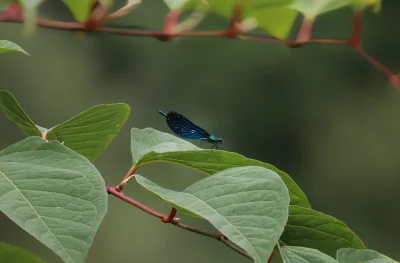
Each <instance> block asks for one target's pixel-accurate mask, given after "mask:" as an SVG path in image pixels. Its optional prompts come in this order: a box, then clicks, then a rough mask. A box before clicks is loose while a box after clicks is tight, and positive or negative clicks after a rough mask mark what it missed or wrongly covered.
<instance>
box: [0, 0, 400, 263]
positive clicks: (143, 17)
mask: <svg viewBox="0 0 400 263" xmlns="http://www.w3.org/2000/svg"><path fill="white" fill-rule="evenodd" d="M399 11H400V6H399V5H398V1H396V0H392V1H390V0H385V1H383V7H382V12H381V13H378V14H373V13H371V12H367V13H366V15H365V19H364V21H365V23H364V24H365V27H364V34H363V37H364V41H363V46H364V48H365V49H366V51H367V52H368V53H369V54H371V55H372V56H374V57H376V58H377V59H378V60H379V61H381V62H383V63H384V64H386V65H388V66H389V67H390V68H391V69H392V70H393V71H399V70H400V64H399V58H400V52H399V48H398V47H399V44H400V27H399V26H398V22H399V17H398V14H399ZM167 12H168V10H167V8H166V6H165V5H164V4H163V3H162V1H144V3H143V4H142V5H141V6H140V8H138V9H137V10H136V11H135V12H133V13H132V14H131V15H129V16H128V17H126V18H124V19H123V20H121V21H118V22H114V25H117V26H123V25H137V26H146V27H150V28H154V29H157V28H160V27H161V26H162V23H163V19H164V17H165V15H166V14H167ZM41 16H42V17H48V18H51V17H52V18H57V19H62V20H69V19H71V16H70V14H69V12H68V10H67V9H66V8H65V7H64V6H63V5H62V4H61V1H57V2H56V1H47V2H46V4H45V5H44V6H43V8H41ZM350 21H351V10H349V9H341V10H338V11H335V12H331V13H328V14H326V15H323V16H321V17H320V18H318V19H317V23H316V25H315V30H314V36H315V37H335V38H348V36H349V34H350ZM226 25H227V21H225V20H223V19H221V18H219V17H215V16H212V15H210V16H209V17H208V18H207V20H206V21H205V22H204V23H203V24H202V26H201V29H217V28H224V27H226ZM296 28H298V24H296V26H295V27H294V28H293V32H292V33H291V36H292V37H293V36H294V35H295V31H296ZM0 32H1V39H7V40H11V41H14V42H16V43H18V44H19V45H21V46H22V47H23V48H24V49H25V50H26V51H27V52H29V53H30V54H31V55H32V57H28V56H25V55H22V54H15V53H9V54H6V55H2V56H1V57H0V58H1V59H0V78H1V89H7V90H9V91H10V92H12V93H13V94H14V95H15V96H16V98H17V99H18V100H19V102H20V103H21V105H22V106H23V107H24V108H25V110H26V111H27V112H28V114H29V115H30V116H31V118H32V119H33V120H34V121H35V122H36V123H37V124H39V125H41V126H44V127H52V126H53V125H56V124H58V123H60V122H63V121H65V120H67V119H69V118H71V117H73V116H74V115H76V114H78V113H79V112H81V111H83V110H85V109H87V108H89V107H91V106H93V105H96V104H102V103H117V102H123V103H127V104H129V105H130V106H131V115H130V117H129V120H128V121H127V123H126V124H125V126H124V127H123V128H122V130H121V132H120V133H119V135H118V136H117V137H116V138H115V139H114V141H113V142H112V143H111V145H110V146H109V147H108V148H107V150H106V151H105V153H104V154H103V155H102V156H101V157H100V158H99V159H97V160H96V161H95V165H96V167H97V168H98V169H99V170H100V172H101V173H102V175H103V176H104V179H105V181H106V184H109V185H116V184H118V183H119V182H120V181H121V179H122V177H123V176H124V175H125V173H126V172H127V171H128V170H129V167H130V165H131V156H130V128H131V127H138V128H145V127H153V128H155V129H159V130H161V131H165V132H170V131H169V129H168V127H167V126H166V124H165V120H164V119H163V118H162V117H161V116H160V115H159V114H158V113H157V110H158V109H161V110H164V111H169V110H176V111H179V112H181V113H183V114H184V115H186V116H187V117H189V118H190V119H192V120H193V121H194V122H196V123H198V124H201V126H203V127H204V128H206V129H207V130H209V131H210V132H212V133H215V134H216V135H217V136H220V137H222V138H223V139H224V144H223V145H222V148H223V149H224V150H228V151H235V152H238V153H240V154H243V155H245V156H247V157H250V158H255V159H258V160H261V161H264V162H268V163H271V164H273V165H275V166H277V167H278V168H280V169H281V170H284V171H286V172H287V173H289V174H290V175H291V176H292V177H293V178H294V179H295V180H296V182H297V183H298V184H299V185H300V187H302V189H303V190H304V191H305V193H306V194H307V196H308V198H309V200H310V202H311V204H312V206H313V208H314V209H316V210H319V211H322V212H324V213H327V214H329V215H332V216H335V217H337V218H339V219H341V220H343V221H344V222H345V223H346V224H347V225H348V226H349V227H350V228H351V229H352V230H353V231H354V232H355V233H357V234H358V235H359V236H360V237H361V238H362V239H363V241H364V242H365V244H366V246H367V247H368V248H371V249H374V250H378V251H380V252H381V253H384V254H386V255H388V256H390V257H392V258H394V259H397V260H399V259H400V250H399V242H398V236H399V235H400V228H399V226H398V222H399V220H400V212H399V210H398V209H396V208H394V207H395V206H394V205H393V204H396V203H398V201H399V200H400V192H399V191H398V189H399V188H400V166H399V164H400V137H399V134H400V121H398V118H399V117H400V93H399V92H398V91H395V90H394V89H393V88H392V87H390V86H389V85H388V83H387V82H386V81H385V80H384V79H383V77H382V76H381V75H380V74H379V73H378V72H377V71H376V70H375V69H374V68H373V67H371V66H370V65H369V64H368V63H367V62H366V61H365V60H364V59H363V58H362V57H360V56H359V55H358V54H357V53H356V52H355V51H353V50H352V49H351V48H348V47H346V46H336V45H308V46H304V47H302V48H297V49H290V48H288V47H286V46H282V45H277V44H268V43H256V42H247V41H239V40H228V39H221V38H181V39H176V40H174V41H170V42H160V41H158V40H155V39H152V38H141V37H128V36H117V35H109V34H104V33H89V34H85V35H84V37H83V38H82V35H81V34H79V33H77V32H69V31H62V30H51V29H44V28H38V29H37V30H36V32H35V33H34V34H33V35H32V36H30V37H26V36H24V35H23V27H22V26H21V25H19V24H13V23H0ZM0 127H1V131H0V135H1V136H0V146H1V148H5V147H7V146H9V145H11V144H13V143H15V142H17V141H19V140H21V139H22V138H23V137H24V136H23V134H22V132H21V131H19V130H18V128H17V127H16V126H15V125H14V124H12V123H11V122H10V121H9V120H8V119H6V117H5V116H4V114H0ZM203 147H208V145H204V144H203ZM139 174H141V175H143V176H146V177H147V178H149V179H151V180H154V181H155V182H157V183H159V184H160V185H162V186H164V187H168V188H171V189H184V188H185V187H186V186H187V185H189V184H190V183H193V182H195V181H197V180H199V179H200V178H202V175H201V174H200V173H197V172H194V171H192V170H190V169H187V168H184V167H178V166H174V165H168V164H152V165H149V166H148V167H143V168H141V169H140V171H139ZM125 193H126V194H128V195H131V196H133V197H134V198H136V199H138V200H139V201H142V202H144V203H145V204H147V205H149V206H151V207H153V208H156V209H159V210H160V211H163V212H168V211H169V207H168V206H166V205H164V204H162V203H161V202H160V201H158V200H157V199H155V198H154V197H153V196H151V195H149V194H148V193H147V192H146V191H144V190H143V189H141V188H140V187H139V186H137V185H135V184H134V183H131V184H130V185H129V186H128V188H127V189H126V192H125ZM179 216H180V217H181V218H182V220H184V221H185V222H187V223H188V224H190V225H193V226H197V227H202V228H205V229H208V230H213V228H212V227H210V226H209V225H208V224H207V223H205V222H202V221H199V220H195V219H192V218H188V217H186V216H182V215H179ZM0 225H1V230H0V233H1V234H0V241H5V242H8V243H10V244H14V245H17V246H21V247H23V248H25V249H28V250H29V251H32V252H34V253H36V254H37V255H39V256H40V257H41V258H42V259H44V260H46V261H47V262H55V263H57V262H61V260H60V259H58V257H57V256H56V255H55V254H53V253H52V252H51V250H49V249H47V248H46V247H45V246H43V245H41V244H40V243H39V242H37V241H36V240H35V239H34V238H33V237H31V236H30V235H28V234H26V233H25V232H24V231H22V230H21V229H19V228H18V227H17V226H16V225H15V224H14V223H12V222H11V221H10V220H8V218H6V217H5V216H4V215H0ZM87 262H89V263H94V262H101V263H102V262H121V263H125V262H139V263H141V262H143V263H153V262H175V263H183V262H194V263H200V262H220V263H222V262H238V263H240V262H250V261H249V260H248V259H246V258H244V257H242V256H240V255H239V254H236V253H235V252H234V251H232V250H230V249H228V248H227V247H225V246H224V245H223V244H222V243H219V242H217V241H215V240H212V239H209V238H206V237H203V236H198V235H196V234H193V233H190V232H186V231H183V230H181V229H178V228H176V227H174V226H171V225H165V224H163V223H161V222H160V220H157V219H155V218H152V217H151V216H149V215H147V214H145V213H143V212H142V211H140V210H138V209H136V208H133V207H131V206H129V205H127V204H125V203H123V202H122V201H120V200H117V199H116V198H114V197H112V196H110V198H109V212H108V214H107V216H106V218H105V220H104V221H103V223H102V225H101V227H100V230H99V232H98V233H97V234H96V237H95V240H94V244H93V246H92V247H91V249H90V251H89V255H88V258H87ZM275 262H278V261H275Z"/></svg>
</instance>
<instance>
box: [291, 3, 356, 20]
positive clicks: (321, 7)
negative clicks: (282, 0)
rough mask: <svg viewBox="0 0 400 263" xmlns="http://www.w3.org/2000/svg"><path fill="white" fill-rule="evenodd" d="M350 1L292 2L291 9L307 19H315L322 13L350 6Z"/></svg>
mask: <svg viewBox="0 0 400 263" xmlns="http://www.w3.org/2000/svg"><path fill="white" fill-rule="evenodd" d="M352 1H354V0H317V1H304V0H294V1H293V3H292V4H291V8H293V9H295V10H297V11H299V12H301V13H302V14H303V15H304V16H305V17H306V18H308V19H315V17H317V16H318V15H321V14H323V13H327V12H330V11H333V10H336V9H339V8H342V7H345V6H350V5H351V4H352Z"/></svg>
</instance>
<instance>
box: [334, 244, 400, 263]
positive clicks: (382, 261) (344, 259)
mask: <svg viewBox="0 0 400 263" xmlns="http://www.w3.org/2000/svg"><path fill="white" fill-rule="evenodd" d="M336 258H337V260H338V261H339V262H340V263H355V262H365V263H398V262H397V261H394V260H393V259H391V258H389V257H387V256H385V255H382V254H380V253H379V252H376V251H374V250H371V249H354V248H341V249H339V250H338V251H337V254H336Z"/></svg>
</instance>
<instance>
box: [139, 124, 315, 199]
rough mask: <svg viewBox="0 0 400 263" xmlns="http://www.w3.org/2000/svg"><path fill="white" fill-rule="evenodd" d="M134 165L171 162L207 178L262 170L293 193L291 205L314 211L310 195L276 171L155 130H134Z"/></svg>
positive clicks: (240, 157) (257, 162)
mask: <svg viewBox="0 0 400 263" xmlns="http://www.w3.org/2000/svg"><path fill="white" fill-rule="evenodd" d="M131 150H132V156H133V165H134V166H137V167H139V166H141V165H144V164H147V163H152V162H160V161H161V162H170V163H177V164H181V165H185V166H188V167H190V168H193V169H196V170H198V171H200V172H203V173H206V174H207V175H211V174H214V173H216V172H219V171H222V170H225V169H228V168H233V167H239V166H261V167H264V168H267V169H269V170H272V171H274V172H276V173H277V174H278V175H279V176H281V178H282V179H283V181H284V182H285V184H286V186H287V187H288V189H289V193H290V203H291V204H295V205H298V206H304V207H310V203H309V202H308V200H307V197H306V195H305V194H304V192H303V191H302V190H301V189H300V187H299V186H298V185H297V184H296V182H295V181H294V180H293V179H292V178H291V177H290V176H289V175H288V174H286V173H285V172H282V171H280V170H279V169H277V168H276V167H274V166H272V165H270V164H267V163H264V162H260V161H257V160H253V159H249V158H246V157H244V156H243V155H240V154H237V153H233V152H226V151H220V150H203V149H201V148H199V147H197V146H195V145H193V144H192V143H190V142H188V141H185V140H182V139H180V138H178V137H176V136H173V135H171V134H168V133H164V132H160V131H157V130H154V129H152V128H145V129H137V128H132V130H131Z"/></svg>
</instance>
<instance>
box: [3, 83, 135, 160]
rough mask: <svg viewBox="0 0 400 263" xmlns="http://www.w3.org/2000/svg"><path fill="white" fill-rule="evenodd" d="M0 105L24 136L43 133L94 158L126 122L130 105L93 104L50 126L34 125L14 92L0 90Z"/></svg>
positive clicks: (87, 156) (41, 134) (90, 158)
mask: <svg viewBox="0 0 400 263" xmlns="http://www.w3.org/2000/svg"><path fill="white" fill-rule="evenodd" d="M0 107H1V109H2V110H3V111H4V113H5V114H6V115H7V117H8V118H9V119H10V120H11V121H13V122H14V123H15V124H17V125H18V126H19V127H20V129H21V130H22V131H23V132H24V133H25V135H27V136H44V137H46V138H47V139H49V140H58V141H60V142H64V145H65V146H68V147H69V148H71V149H72V150H74V151H76V152H78V153H79V154H82V155H83V156H85V157H86V158H88V159H89V160H90V161H94V160H95V159H96V158H97V157H99V156H100V155H101V154H102V153H103V151H104V150H105V149H106V148H107V146H108V145H109V144H110V142H111V141H112V140H113V139H114V137H115V136H116V135H117V133H118V131H119V130H120V129H121V128H122V126H123V125H124V123H125V122H126V120H127V118H128V116H129V112H130V108H129V105H127V104H123V103H117V104H103V105H96V106H93V107H91V108H89V109H87V110H85V111H83V112H81V113H80V114H78V115H77V116H75V117H73V118H72V119H70V120H68V121H66V122H64V123H61V124H59V125H57V126H55V127H53V128H51V129H46V128H43V127H40V126H39V125H36V124H35V123H34V122H33V121H32V120H31V119H30V118H29V116H28V115H27V114H26V113H25V111H24V110H23V109H22V107H21V106H20V105H19V104H18V101H17V100H16V99H15V98H14V96H13V95H12V94H11V93H9V92H8V91H6V90H1V91H0Z"/></svg>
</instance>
